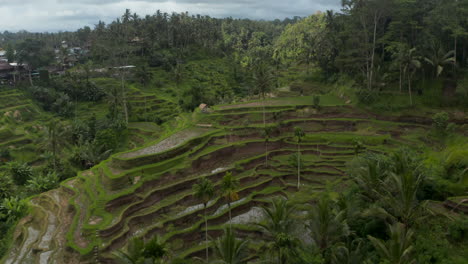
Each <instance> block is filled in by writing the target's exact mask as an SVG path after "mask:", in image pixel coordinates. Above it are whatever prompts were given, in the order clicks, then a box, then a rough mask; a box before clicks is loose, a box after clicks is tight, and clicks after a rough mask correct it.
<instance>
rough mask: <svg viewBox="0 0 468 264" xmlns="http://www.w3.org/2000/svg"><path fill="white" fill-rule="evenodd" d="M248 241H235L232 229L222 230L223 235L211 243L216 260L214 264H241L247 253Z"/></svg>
mask: <svg viewBox="0 0 468 264" xmlns="http://www.w3.org/2000/svg"><path fill="white" fill-rule="evenodd" d="M247 246H248V241H247V240H240V239H236V236H235V235H234V231H233V230H232V228H226V229H224V235H223V236H222V237H220V238H218V239H216V240H213V242H212V248H213V251H214V254H215V256H216V258H217V260H216V261H214V263H219V264H242V263H246V261H245V260H244V259H245V257H246V256H247V253H248V248H247Z"/></svg>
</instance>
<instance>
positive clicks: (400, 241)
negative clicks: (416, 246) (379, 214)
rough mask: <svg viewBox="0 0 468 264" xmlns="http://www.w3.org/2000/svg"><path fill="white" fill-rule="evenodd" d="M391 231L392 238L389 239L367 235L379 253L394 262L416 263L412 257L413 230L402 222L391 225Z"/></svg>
mask: <svg viewBox="0 0 468 264" xmlns="http://www.w3.org/2000/svg"><path fill="white" fill-rule="evenodd" d="M389 231H390V232H389V235H390V239H389V240H388V241H383V240H381V239H378V238H375V237H372V236H367V237H368V238H369V240H370V241H371V243H372V245H373V246H374V247H375V249H376V250H377V252H378V253H379V255H380V256H381V257H382V258H384V259H386V260H388V261H389V263H392V264H407V263H408V264H409V263H416V261H415V259H414V258H413V257H412V253H413V246H412V245H411V244H412V240H413V235H414V233H413V231H412V230H411V229H408V230H407V229H406V228H405V225H404V224H402V223H395V224H393V225H391V226H389Z"/></svg>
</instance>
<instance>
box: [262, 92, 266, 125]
mask: <svg viewBox="0 0 468 264" xmlns="http://www.w3.org/2000/svg"><path fill="white" fill-rule="evenodd" d="M262 107H263V127H265V126H266V118H265V94H264V95H263V102H262Z"/></svg>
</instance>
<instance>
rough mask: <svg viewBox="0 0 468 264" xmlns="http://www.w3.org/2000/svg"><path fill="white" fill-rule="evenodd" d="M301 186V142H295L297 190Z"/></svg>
mask: <svg viewBox="0 0 468 264" xmlns="http://www.w3.org/2000/svg"><path fill="white" fill-rule="evenodd" d="M300 188H301V144H299V142H298V143H297V190H299V189H300Z"/></svg>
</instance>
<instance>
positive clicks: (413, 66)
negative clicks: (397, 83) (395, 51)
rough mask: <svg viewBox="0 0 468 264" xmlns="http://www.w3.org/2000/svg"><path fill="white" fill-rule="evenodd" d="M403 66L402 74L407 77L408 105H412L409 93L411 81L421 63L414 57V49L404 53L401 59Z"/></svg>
mask: <svg viewBox="0 0 468 264" xmlns="http://www.w3.org/2000/svg"><path fill="white" fill-rule="evenodd" d="M402 65H403V73H404V74H405V73H407V77H408V93H409V97H410V103H411V105H413V95H412V91H411V81H412V80H413V76H414V74H415V73H416V71H417V70H418V69H419V68H421V61H420V60H419V57H418V56H417V55H416V48H412V49H409V50H408V51H407V52H405V55H404V57H403V61H402Z"/></svg>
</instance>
